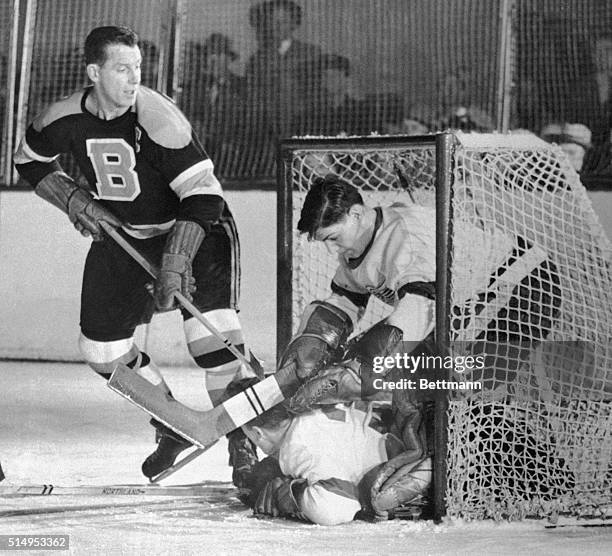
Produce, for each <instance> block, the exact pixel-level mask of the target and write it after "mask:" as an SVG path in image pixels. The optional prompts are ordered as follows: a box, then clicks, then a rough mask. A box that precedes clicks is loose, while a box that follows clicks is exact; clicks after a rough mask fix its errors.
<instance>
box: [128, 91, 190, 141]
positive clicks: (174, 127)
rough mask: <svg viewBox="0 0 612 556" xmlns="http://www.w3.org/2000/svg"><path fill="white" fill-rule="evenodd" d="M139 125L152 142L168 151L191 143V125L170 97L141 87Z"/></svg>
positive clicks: (137, 108) (137, 112)
mask: <svg viewBox="0 0 612 556" xmlns="http://www.w3.org/2000/svg"><path fill="white" fill-rule="evenodd" d="M136 114H137V117H138V123H139V124H140V125H141V126H142V128H143V129H144V130H145V131H146V132H147V134H148V135H149V137H150V138H151V140H152V141H153V142H155V143H157V144H158V145H160V146H161V147H164V148H167V149H182V148H184V147H186V146H187V145H189V143H190V142H191V125H190V124H189V121H188V120H187V118H186V117H185V116H184V114H183V113H182V112H181V111H180V109H179V108H178V106H176V104H175V103H174V102H173V101H172V100H171V99H169V98H168V97H166V96H164V95H162V94H161V93H158V92H157V91H154V90H153V89H149V88H148V87H144V86H141V87H140V89H139V91H138V96H137V97H136Z"/></svg>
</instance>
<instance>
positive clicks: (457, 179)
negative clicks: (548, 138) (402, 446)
mask: <svg viewBox="0 0 612 556" xmlns="http://www.w3.org/2000/svg"><path fill="white" fill-rule="evenodd" d="M457 137H458V141H457V144H456V145H455V148H454V151H453V154H452V163H451V167H452V176H451V178H452V179H451V180H450V181H451V183H452V184H453V185H452V189H451V191H450V192H449V193H450V199H451V220H450V241H451V247H450V253H449V254H448V260H449V278H450V280H449V290H450V291H449V292H448V294H449V307H447V308H446V311H447V314H448V317H449V338H448V341H449V346H448V347H449V349H450V352H451V353H452V354H453V355H455V356H459V355H481V356H482V357H483V361H484V362H485V364H484V365H483V368H482V369H478V370H475V371H473V372H472V373H471V374H470V373H467V372H465V373H462V374H461V376H459V374H458V373H456V372H454V371H452V372H450V373H449V377H448V378H449V379H456V380H461V379H468V380H473V381H480V382H481V384H482V385H483V389H482V390H481V391H472V392H470V394H469V395H466V394H465V393H462V392H464V391H458V390H457V391H451V395H450V404H449V412H448V424H447V430H448V444H447V452H446V454H437V455H436V456H437V459H438V460H440V459H442V460H443V461H445V463H446V467H447V474H448V475H447V485H446V504H447V511H448V513H449V514H450V515H455V516H461V517H465V518H468V519H481V518H486V517H494V518H508V519H515V518H520V517H523V516H526V515H530V516H536V515H540V516H543V515H550V514H553V513H571V514H577V515H598V513H601V512H603V511H604V510H606V509H607V508H609V507H610V506H612V463H611V461H612V426H611V425H612V411H611V407H612V403H611V402H610V399H611V397H612V380H611V379H610V377H609V376H610V375H609V369H610V367H611V366H612V348H611V345H610V338H612V317H611V316H610V315H611V313H612V294H611V286H612V278H611V270H610V264H611V253H612V250H611V246H610V242H609V241H608V239H607V238H606V237H605V235H604V233H603V231H602V229H601V226H600V225H599V223H598V221H597V218H596V216H595V214H594V212H593V210H592V207H591V205H590V201H589V199H588V197H587V195H586V192H585V190H584V188H583V187H582V185H581V183H580V180H579V177H578V175H577V174H576V173H575V172H574V171H573V170H572V168H571V167H570V165H569V163H568V162H567V160H566V158H565V156H564V155H563V153H562V151H561V150H560V149H558V148H556V147H554V146H551V145H547V144H545V143H543V142H542V141H540V140H538V139H537V138H535V137H531V136H530V137H510V136H499V135H475V134H469V135H462V134H458V135H457ZM379 143H380V141H379ZM288 167H289V168H290V172H286V175H287V176H290V180H289V181H291V183H290V184H288V185H287V186H289V187H291V188H292V190H293V201H292V209H291V210H292V212H293V219H292V220H293V225H292V230H293V235H292V238H291V242H292V246H293V278H292V280H293V286H292V325H293V330H295V327H296V325H297V319H298V317H299V315H300V314H301V311H302V310H303V308H304V307H305V305H306V304H307V303H309V302H310V301H312V300H313V299H321V298H324V297H326V296H327V295H328V292H329V284H330V280H331V277H332V275H333V272H334V270H335V267H336V261H335V258H334V256H333V255H331V254H329V253H328V252H327V251H326V249H325V247H324V246H323V245H322V244H320V243H318V242H317V243H312V242H307V241H306V240H305V238H303V237H300V236H299V235H298V234H297V232H296V231H295V230H296V224H297V220H298V218H299V211H300V208H301V206H302V202H303V199H304V196H305V192H306V191H307V190H308V187H309V185H310V183H311V182H312V179H313V178H314V177H316V176H317V175H325V174H327V173H330V172H331V173H336V174H338V175H339V176H341V177H342V178H344V179H346V180H348V181H350V182H351V183H353V184H354V185H356V186H358V187H359V189H360V191H361V193H362V194H363V196H364V200H365V201H366V202H367V203H370V204H379V205H385V204H390V203H392V202H394V201H398V200H399V201H402V202H404V203H410V202H416V203H418V204H425V205H430V206H432V205H434V204H435V195H434V191H435V177H436V151H435V146H434V144H433V140H427V139H425V138H424V140H423V142H422V143H418V142H414V143H411V144H405V145H401V146H400V145H397V144H394V145H392V146H388V147H387V146H380V145H377V146H376V147H372V146H371V147H369V148H368V146H367V145H366V144H356V145H355V146H353V147H351V148H350V149H347V148H346V145H344V146H342V147H338V148H337V149H335V148H334V147H330V146H326V147H324V148H317V147H312V148H311V147H305V148H303V149H302V148H299V149H297V150H294V151H293V152H292V155H291V157H290V161H289V162H288ZM397 167H399V168H401V171H402V174H404V175H405V176H406V178H407V182H408V187H407V188H406V187H404V186H402V183H401V182H400V180H398V177H397V171H396V168H397ZM388 310H389V309H388V308H387V307H385V306H384V305H382V303H381V302H379V301H378V300H372V301H371V303H370V306H369V307H368V311H367V312H366V315H365V317H364V320H363V321H362V323H361V327H360V330H363V329H365V328H367V327H369V326H371V325H372V324H373V323H374V322H376V321H378V320H380V319H381V318H383V317H384V315H385V314H386V313H385V311H388ZM287 324H288V323H287Z"/></svg>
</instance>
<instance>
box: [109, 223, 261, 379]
mask: <svg viewBox="0 0 612 556" xmlns="http://www.w3.org/2000/svg"><path fill="white" fill-rule="evenodd" d="M100 227H101V228H102V229H103V230H104V231H105V232H106V234H108V236H109V237H111V238H112V239H113V240H114V241H115V242H116V243H117V244H118V245H119V246H120V247H121V248H122V249H123V250H124V251H125V252H126V253H127V254H128V255H130V256H131V257H132V258H133V259H134V260H135V261H136V262H137V263H138V264H139V265H140V266H141V267H142V268H144V269H145V270H146V271H147V272H148V273H149V274H150V275H151V277H152V278H153V279H154V280H156V279H157V275H158V270H157V269H156V268H155V267H154V266H153V265H152V264H151V263H150V262H149V261H148V260H147V259H146V258H145V257H144V256H143V255H142V254H140V253H139V252H138V250H137V249H136V248H134V247H133V246H132V245H131V244H130V242H129V241H127V240H126V239H125V238H124V237H123V236H122V235H121V234H120V233H119V232H118V231H117V230H115V228H113V227H112V226H111V225H110V224H108V223H107V222H104V221H103V220H101V221H100ZM174 297H175V298H176V300H177V301H178V302H179V303H180V304H181V305H182V306H183V307H184V308H185V309H186V310H187V311H189V313H190V314H191V316H193V317H194V318H196V319H197V320H198V321H200V323H201V324H202V325H204V327H205V328H206V329H207V330H208V331H209V332H210V333H211V334H212V335H213V336H214V337H215V338H217V340H219V341H220V342H222V343H223V345H224V346H225V347H226V349H227V350H228V351H229V352H230V353H231V354H232V355H233V356H234V357H236V359H238V360H239V361H240V362H241V363H243V364H244V365H245V366H246V367H247V368H248V369H250V370H251V371H253V373H254V374H255V376H257V377H259V378H263V369H262V368H261V366H260V365H259V362H258V361H257V359H256V358H255V357H254V356H253V354H252V353H251V358H252V359H254V360H255V361H257V363H256V364H254V363H253V362H252V361H249V360H248V359H247V358H246V357H245V356H244V354H243V353H242V352H241V351H240V350H239V349H238V348H237V347H236V346H235V345H234V344H232V342H231V341H230V340H229V339H228V338H226V337H225V336H223V334H221V332H219V330H217V328H216V327H215V326H214V325H213V324H212V323H211V322H210V321H209V320H208V319H207V318H206V317H205V316H204V315H202V313H201V312H200V311H199V310H198V308H197V307H196V306H195V305H194V304H193V303H191V301H189V299H187V298H186V297H185V296H184V295H183V294H182V293H181V292H179V291H175V292H174Z"/></svg>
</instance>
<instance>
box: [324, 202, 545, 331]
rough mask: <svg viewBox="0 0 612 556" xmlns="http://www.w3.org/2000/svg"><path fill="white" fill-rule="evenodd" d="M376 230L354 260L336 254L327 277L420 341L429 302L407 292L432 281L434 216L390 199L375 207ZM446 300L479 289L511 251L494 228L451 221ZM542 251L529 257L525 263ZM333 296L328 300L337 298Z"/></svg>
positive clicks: (429, 317)
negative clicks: (383, 306) (373, 303)
mask: <svg viewBox="0 0 612 556" xmlns="http://www.w3.org/2000/svg"><path fill="white" fill-rule="evenodd" d="M375 210H376V213H377V218H376V229H375V232H374V237H373V238H372V241H371V242H370V244H369V245H368V246H367V247H366V249H365V251H364V253H362V254H361V255H360V256H359V257H358V258H356V259H349V260H347V259H345V258H344V257H342V256H340V257H339V266H338V268H337V270H336V273H335V275H334V278H333V282H334V283H335V284H336V285H337V286H339V287H340V288H342V289H343V290H346V291H347V292H354V293H357V294H372V295H374V296H376V297H378V298H379V299H381V300H382V301H383V302H385V303H387V304H388V305H391V306H393V308H394V310H393V312H392V313H391V315H390V316H389V317H388V322H389V323H390V324H393V325H395V326H397V327H398V328H401V329H402V331H403V333H404V340H405V341H420V340H422V339H424V338H425V337H426V336H427V335H428V334H429V333H430V332H431V331H432V330H433V328H434V324H435V303H434V301H433V299H430V298H428V297H426V296H423V295H418V294H414V293H405V295H403V297H401V299H400V295H399V293H401V290H402V288H404V291H406V289H407V291H408V292H410V291H411V290H410V286H411V285H414V284H416V283H421V284H429V285H430V287H431V288H432V289H433V287H434V284H435V280H436V215H435V209H433V208H430V207H423V206H418V205H410V206H406V205H402V204H394V205H391V206H390V207H376V208H375ZM453 245H454V250H453V257H452V259H453V263H452V264H453V273H452V276H453V278H452V279H453V283H452V302H453V303H460V302H462V301H465V300H467V299H469V298H470V297H471V296H473V295H474V294H475V293H477V292H481V291H484V290H485V289H486V287H487V285H488V283H489V281H490V276H491V273H492V272H494V271H495V270H496V269H497V268H498V267H499V266H500V265H503V264H504V261H505V260H506V258H507V257H508V254H509V253H510V252H511V251H512V248H513V241H512V240H511V238H509V237H507V236H506V235H505V234H503V233H502V232H501V231H499V230H490V231H484V230H482V229H479V228H476V227H475V226H473V225H471V224H467V223H462V222H455V223H454V229H453ZM543 258H544V253H543V252H541V251H540V252H539V253H538V254H537V256H535V257H532V260H531V261H530V264H529V268H525V269H523V272H522V273H521V275H520V278H522V277H523V276H524V275H526V274H528V272H529V270H530V269H531V268H533V266H534V265H535V264H538V263H539V262H541V260H543ZM338 297H339V296H338V295H337V294H336V295H333V296H332V297H330V298H329V300H328V301H329V302H331V303H336V304H339V305H341V304H342V303H345V301H342V302H341V303H338V301H337V298H338Z"/></svg>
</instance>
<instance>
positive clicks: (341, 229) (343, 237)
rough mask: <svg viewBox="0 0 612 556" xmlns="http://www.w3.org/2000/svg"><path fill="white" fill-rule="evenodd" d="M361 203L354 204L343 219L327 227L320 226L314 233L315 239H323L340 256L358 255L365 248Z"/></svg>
mask: <svg viewBox="0 0 612 556" xmlns="http://www.w3.org/2000/svg"><path fill="white" fill-rule="evenodd" d="M362 208H363V207H361V205H354V206H353V207H351V210H350V211H349V213H348V214H346V215H345V216H344V217H343V218H342V219H341V220H339V221H338V222H336V223H335V224H331V225H330V226H326V227H325V228H319V229H318V230H317V231H316V233H315V234H314V240H315V241H322V242H323V243H324V244H325V246H326V247H327V248H328V249H329V250H330V251H331V252H332V253H336V254H337V255H338V256H342V257H345V258H347V259H350V258H354V257H358V256H359V255H360V254H361V251H362V250H363V246H362V242H361V241H360V238H361V236H362V225H361V224H362V218H361V217H362V213H363V211H362V210H361V209H362Z"/></svg>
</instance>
